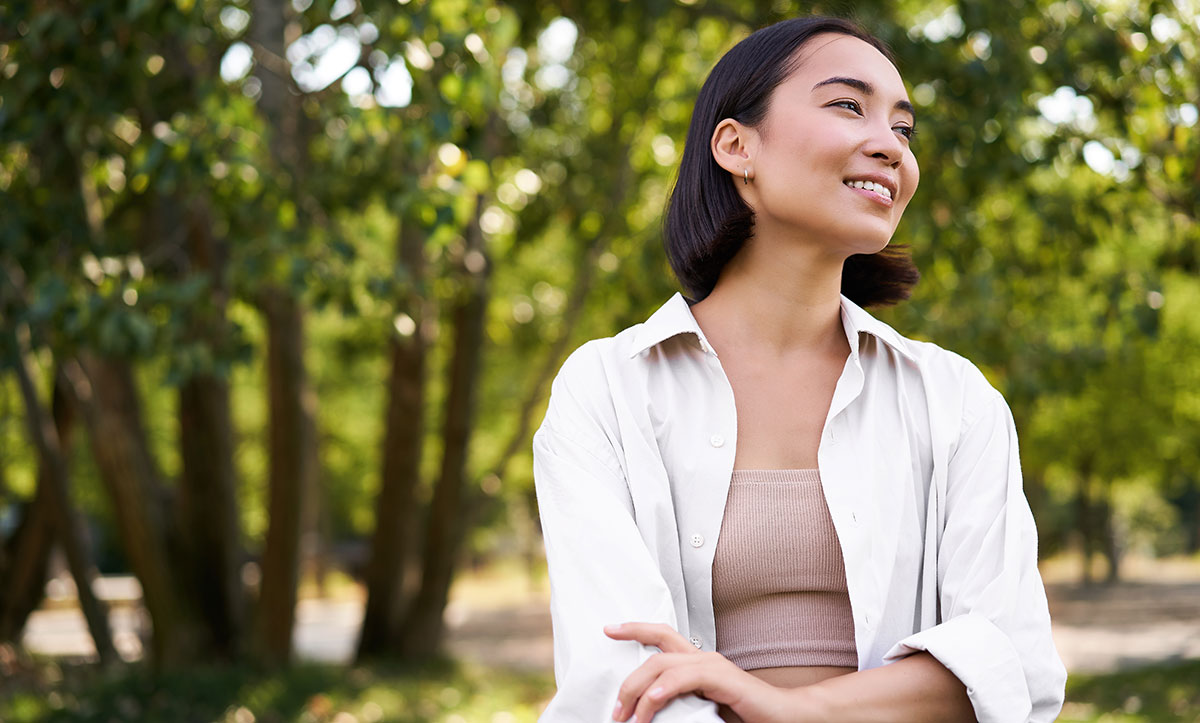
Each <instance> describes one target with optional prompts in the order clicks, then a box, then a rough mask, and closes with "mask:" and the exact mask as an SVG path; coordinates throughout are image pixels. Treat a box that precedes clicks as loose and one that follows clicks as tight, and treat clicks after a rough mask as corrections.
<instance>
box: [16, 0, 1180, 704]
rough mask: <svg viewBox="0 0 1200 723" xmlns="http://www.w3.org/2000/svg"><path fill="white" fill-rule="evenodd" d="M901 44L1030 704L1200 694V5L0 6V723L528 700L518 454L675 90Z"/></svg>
mask: <svg viewBox="0 0 1200 723" xmlns="http://www.w3.org/2000/svg"><path fill="white" fill-rule="evenodd" d="M809 12H820V13H827V14H834V15H845V16H851V17H854V18H856V19H858V20H859V21H860V22H862V23H863V24H864V25H865V26H866V27H868V28H869V29H870V30H872V31H874V32H875V33H876V34H878V35H879V36H880V37H882V38H883V39H884V40H885V41H887V42H888V43H890V44H891V46H892V48H894V50H895V52H896V55H897V56H898V59H899V66H900V70H901V72H902V74H903V76H904V78H905V80H906V82H907V83H908V85H909V91H910V95H911V97H912V100H913V103H914V105H915V106H916V107H917V111H918V127H919V130H920V135H919V136H918V138H917V140H916V141H915V144H914V148H915V152H916V155H917V158H918V160H919V162H920V165H921V169H922V177H923V178H922V183H921V189H920V191H919V192H918V193H917V195H916V197H915V198H914V200H913V201H912V204H911V206H910V208H909V210H908V212H907V214H906V217H905V220H904V221H903V222H902V224H901V226H900V229H899V231H898V233H897V238H896V239H895V240H896V242H897V243H903V244H907V245H909V246H911V249H912V253H913V255H914V257H915V258H916V260H917V264H918V266H919V267H920V268H921V270H922V273H923V279H922V281H921V283H920V285H919V286H918V287H917V289H916V292H915V295H914V297H913V299H912V300H911V301H910V302H908V303H906V304H903V305H901V306H899V307H897V308H894V309H887V310H882V311H879V312H878V314H879V315H880V316H881V317H882V318H883V319H884V320H886V321H888V322H889V323H891V324H892V325H894V326H896V327H897V328H898V329H900V330H901V331H902V332H903V333H906V334H907V335H910V336H913V337H916V338H921V339H929V340H934V341H936V342H937V343H939V344H940V345H942V346H944V347H947V348H949V349H952V350H954V351H957V352H959V353H961V354H963V355H965V356H967V357H968V358H970V359H972V360H973V361H975V362H976V363H977V364H978V365H979V366H980V367H981V368H983V369H984V370H985V373H986V374H987V376H988V377H989V379H990V380H991V381H992V382H993V384H995V385H996V386H997V387H998V388H999V389H1000V390H1001V391H1002V392H1003V393H1004V394H1005V396H1006V397H1007V399H1008V400H1009V402H1010V404H1011V406H1012V409H1013V412H1014V414H1015V417H1016V420H1017V426H1018V429H1019V431H1020V433H1021V441H1022V458H1023V462H1024V469H1025V486H1026V493H1027V495H1028V497H1029V500H1030V503H1031V505H1032V506H1033V509H1034V512H1035V515H1036V516H1037V520H1038V526H1039V531H1040V550H1041V556H1042V560H1043V573H1044V574H1045V576H1046V579H1047V582H1048V587H1049V592H1050V597H1051V602H1052V611H1053V613H1054V616H1055V626H1056V628H1055V634H1056V639H1057V641H1058V644H1059V647H1060V650H1061V651H1062V654H1063V656H1064V658H1065V659H1066V662H1067V664H1068V667H1069V668H1070V670H1071V673H1072V677H1071V682H1070V688H1069V693H1068V701H1069V702H1068V704H1067V708H1066V710H1065V711H1064V716H1063V719H1064V720H1194V719H1197V718H1198V717H1200V682H1198V681H1200V664H1198V663H1197V660H1200V554H1198V550H1200V363H1198V362H1197V352H1198V351H1200V314H1197V313H1196V311H1197V310H1198V309H1200V277H1198V273H1197V272H1198V270H1200V226H1198V216H1200V127H1198V125H1197V118H1198V110H1197V101H1198V99H1200V83H1198V77H1197V75H1198V74H1197V68H1198V67H1200V3H1197V2H1195V0H1174V1H1173V2H1169V1H1159V0H1054V1H1050V0H1006V1H995V0H993V1H990V2H984V1H983V0H972V1H971V2H965V1H963V2H938V1H931V2H917V1H909V0H900V1H898V2H873V1H868V0H861V1H858V2H814V3H797V2H787V1H783V0H779V1H775V2H752V1H750V0H723V1H719V0H628V1H621V2H618V1H615V0H609V1H605V2H595V1H591V2H584V1H582V0H559V2H554V3H548V2H523V1H521V0H513V1H512V2H504V1H501V0H398V1H397V0H379V1H378V2H358V1H357V0H336V2H330V1H329V0H291V1H290V2H278V1H276V0H128V1H127V2H94V3H66V2H53V1H50V0H12V1H10V2H5V3H4V4H2V5H0V719H2V720H8V721H30V722H32V721H92V720H96V721H114V720H116V721H124V720H130V721H135V720H136V721H141V720H145V721H210V720H211V721H218V720H219V721H235V722H236V723H250V722H251V721H256V720H257V721H305V722H306V723H317V722H324V721H331V722H333V723H354V722H355V721H363V722H365V723H374V722H375V721H380V720H387V721H443V722H445V723H463V721H489V722H491V723H510V722H512V721H530V720H533V719H534V718H535V717H536V715H537V713H538V711H539V710H540V709H541V707H542V706H544V704H545V702H546V701H547V700H548V698H549V696H550V695H551V694H552V692H553V678H552V674H551V648H550V637H549V616H548V611H547V607H546V606H547V602H548V586H547V584H546V579H545V563H544V559H543V557H542V552H541V540H540V537H539V531H538V522H537V508H536V501H535V499H534V495H533V488H532V476H531V458H530V439H531V435H532V432H533V430H534V429H536V427H537V425H538V424H539V423H540V421H541V416H542V413H543V411H544V409H545V403H546V398H547V394H548V388H549V382H550V380H551V379H552V378H553V376H554V374H555V373H556V371H557V369H558V367H559V365H560V364H561V363H562V361H563V359H564V358H565V357H566V355H567V354H568V353H569V352H570V351H571V350H573V349H574V348H575V347H576V346H578V345H579V344H581V343H583V342H584V341H586V340H587V339H590V338H594V337H598V336H608V335H611V334H613V333H615V332H616V331H618V330H620V329H622V328H624V327H626V326H628V325H630V324H633V323H636V322H638V321H641V320H643V319H644V318H645V317H646V316H647V315H648V314H649V313H651V312H652V311H653V310H654V309H656V308H657V307H658V306H659V305H660V304H661V303H663V302H664V301H665V300H666V299H667V298H668V297H669V296H670V295H671V294H672V293H673V292H674V291H675V289H676V286H675V284H674V281H673V278H672V276H671V274H670V271H669V269H668V267H667V264H666V262H665V258H664V255H663V253H662V251H661V241H660V234H659V228H660V221H661V212H662V209H663V204H664V201H665V199H666V197H667V194H668V193H669V190H670V188H671V185H672V183H673V180H674V173H675V167H676V164H677V162H678V159H679V155H680V151H681V150H682V143H683V138H684V135H685V131H686V127H687V123H688V120H689V117H690V112H691V106H692V103H693V100H694V98H695V96H696V93H697V91H698V88H699V86H700V84H701V83H702V82H703V80H704V77H705V75H706V74H707V72H708V69H709V68H710V67H711V66H712V64H713V63H714V62H715V61H716V59H717V58H719V57H720V55H721V54H722V53H723V52H724V51H725V50H727V49H728V48H729V47H731V46H732V45H733V44H734V43H735V42H737V41H738V40H739V39H741V38H742V37H744V36H745V35H746V34H747V33H749V32H750V31H751V30H753V29H754V28H757V27H760V26H762V25H765V24H768V23H770V22H773V21H776V20H780V19H783V18H786V17H791V16H794V15H797V14H803V13H809Z"/></svg>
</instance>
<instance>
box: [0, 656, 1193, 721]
mask: <svg viewBox="0 0 1200 723" xmlns="http://www.w3.org/2000/svg"><path fill="white" fill-rule="evenodd" d="M44 665H45V666H46V667H43V668H41V669H40V670H37V671H31V673H30V674H28V675H26V676H18V677H17V678H16V679H11V678H10V682H9V684H8V693H9V694H8V695H6V696H5V697H4V699H3V701H2V702H0V719H3V720H6V721H11V722H12V723H75V722H78V723H83V722H84V721H108V720H114V719H115V720H128V719H131V718H135V719H137V720H144V721H146V722H147V723H154V722H155V721H163V722H166V721H171V722H172V723H174V722H175V721H221V722H222V723H226V722H228V723H242V722H243V721H248V720H256V721H262V722H269V721H278V722H280V723H282V722H283V721H305V722H306V723H323V722H326V721H328V722H335V721H336V723H342V722H343V721H351V720H353V721H362V722H363V723H373V722H374V721H395V722H396V723H406V722H409V721H411V722H412V723H416V722H417V721H422V722H425V721H431V722H432V721H437V722H438V723H451V722H452V721H463V720H466V721H489V720H491V721H495V720H507V721H532V720H534V719H535V718H536V715H537V712H538V710H539V709H540V706H541V705H542V704H544V703H545V702H546V701H547V700H548V699H549V697H550V694H551V693H552V692H553V680H552V678H551V676H550V675H549V674H547V673H532V672H531V673H519V672H513V671H503V670H496V669H482V668H475V667H471V666H463V665H453V664H449V663H438V664H434V665H431V666H426V667H423V668H421V669H411V668H409V669H406V668H397V667H389V666H372V667H361V666H359V667H354V668H351V669H349V670H345V669H342V668H333V667H322V666H309V665H306V666H302V667H298V668H295V669H293V670H290V671H287V672H283V673H274V674H265V673H262V672H258V671H255V670H253V669H248V668H228V667H226V668H198V669H194V670H188V671H185V672H181V673H179V674H175V675H171V676H167V677H163V678H158V679H155V678H151V677H150V676H149V675H148V673H146V672H145V671H141V670H132V671H123V672H120V673H116V674H112V675H108V676H105V675H102V674H98V673H95V672H89V671H86V670H78V669H76V670H67V669H64V670H61V671H60V670H58V668H57V667H56V666H54V665H53V664H50V663H46V664H44ZM63 674H66V676H67V678H66V680H61V681H59V682H54V683H52V682H51V681H56V680H58V679H59V677H60V676H62V675H63ZM247 713H249V714H251V715H252V716H253V717H252V718H251V716H250V715H247ZM339 716H340V717H339ZM347 716H349V717H347ZM1197 716H1200V662H1197V661H1190V662H1185V663H1178V662H1177V663H1169V664H1164V665H1159V666H1154V667H1150V668H1145V669H1142V670H1136V671H1130V672H1120V673H1112V674H1107V675H1092V676H1084V675H1075V676H1072V677H1071V678H1070V679H1069V680H1068V681H1067V704H1066V706H1065V707H1064V709H1063V714H1062V716H1061V717H1060V720H1063V721H1079V722H1083V721H1097V722H1100V721H1105V722H1110V723H1115V722H1116V721H1126V722H1128V723H1135V722H1137V721H1147V722H1150V721H1166V720H1194V719H1195V718H1196V717H1197Z"/></svg>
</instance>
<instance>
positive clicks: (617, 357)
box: [543, 324, 642, 431]
mask: <svg viewBox="0 0 1200 723" xmlns="http://www.w3.org/2000/svg"><path fill="white" fill-rule="evenodd" d="M641 326H642V325H641V324H635V325H633V326H631V327H629V328H627V329H625V330H623V331H621V332H620V333H618V334H615V335H613V336H609V337H603V338H598V339H592V340H590V341H587V342H585V343H584V344H582V345H580V346H579V347H578V348H577V349H575V350H574V351H573V352H571V354H570V355H568V356H567V358H566V360H565V361H564V362H563V364H562V366H561V367H560V368H559V370H558V374H557V375H555V377H554V381H553V382H552V383H551V386H550V406H549V408H548V409H547V411H546V419H545V421H544V422H543V425H544V426H547V427H550V428H553V429H559V430H560V431H566V430H569V429H570V426H571V425H574V424H578V422H579V421H580V420H581V419H590V420H592V421H600V422H612V421H614V420H615V416H616V414H615V409H614V399H613V397H614V393H616V392H617V391H619V390H621V389H624V388H627V387H628V386H629V381H630V380H629V378H628V377H629V374H630V373H631V369H630V368H631V365H632V364H631V363H632V360H631V359H630V354H631V352H630V350H631V349H632V348H633V339H634V337H635V335H636V334H637V331H638V329H639V328H640V327H641Z"/></svg>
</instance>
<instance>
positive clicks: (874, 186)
mask: <svg viewBox="0 0 1200 723" xmlns="http://www.w3.org/2000/svg"><path fill="white" fill-rule="evenodd" d="M845 183H846V185H847V186H850V187H851V188H861V189H864V190H867V191H874V192H875V193H878V194H879V195H880V196H883V197H884V198H891V197H892V192H891V191H889V190H888V188H887V186H884V185H882V184H879V183H876V182H874V181H846V182H845Z"/></svg>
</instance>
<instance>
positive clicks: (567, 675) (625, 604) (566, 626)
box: [533, 384, 721, 723]
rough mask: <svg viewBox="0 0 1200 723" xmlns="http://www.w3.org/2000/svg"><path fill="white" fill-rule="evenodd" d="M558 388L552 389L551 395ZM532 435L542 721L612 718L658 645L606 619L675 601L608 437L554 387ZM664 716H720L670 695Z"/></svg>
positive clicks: (641, 616) (712, 721) (709, 720)
mask: <svg viewBox="0 0 1200 723" xmlns="http://www.w3.org/2000/svg"><path fill="white" fill-rule="evenodd" d="M555 392H557V393H555ZM555 392H552V394H551V402H550V410H549V411H548V412H547V414H546V420H545V421H544V422H543V423H542V426H541V428H540V429H539V430H538V431H537V433H536V434H535V435H534V438H533V473H534V483H535V488H536V491H537V499H538V510H539V515H540V518H541V524H542V536H543V539H544V542H545V545H546V561H547V565H548V568H549V573H550V594H551V599H550V612H551V618H552V621H553V626H554V677H555V680H556V682H557V685H558V691H557V693H556V694H555V696H554V698H553V700H551V701H550V704H549V706H548V707H547V708H546V711H545V713H544V714H543V716H542V718H541V720H542V721H554V722H555V723H558V722H559V721H572V722H576V721H577V722H579V723H585V722H586V723H594V722H596V721H611V720H612V710H613V707H614V706H615V705H616V701H617V691H618V689H619V688H620V686H621V683H622V682H624V680H625V678H626V677H627V676H628V675H629V674H630V673H632V672H633V671H634V669H636V668H637V667H638V666H639V665H641V664H642V663H643V662H645V660H646V659H647V658H649V657H650V656H651V655H653V654H654V653H657V652H659V651H658V648H654V647H649V646H644V645H641V644H639V643H637V642H635V641H617V640H613V639H611V638H609V637H608V636H606V635H605V634H604V630H603V628H604V626H605V625H607V624H610V623H623V622H653V623H666V624H667V625H670V626H671V627H672V628H674V629H676V630H678V629H679V626H678V620H676V613H675V607H674V604H673V601H672V597H671V594H670V591H669V589H668V586H667V583H666V582H665V580H664V578H663V575H662V573H661V572H660V571H659V567H658V564H657V563H656V562H655V560H654V558H653V556H652V555H651V554H650V551H649V549H648V548H647V546H646V544H645V543H644V542H643V540H642V537H641V535H640V534H639V531H638V527H637V525H636V523H635V519H634V506H633V501H632V498H631V496H630V493H629V488H628V486H627V484H626V480H625V476H624V474H623V473H622V471H621V466H620V464H619V462H618V459H617V457H616V454H615V452H614V450H613V446H612V444H611V442H609V441H608V438H607V437H606V436H605V435H604V433H603V431H602V430H601V429H600V428H598V425H597V423H596V422H595V421H594V419H593V418H589V415H588V414H586V413H584V412H582V411H581V409H582V406H581V405H579V404H577V403H575V400H574V398H573V397H572V396H571V395H570V394H569V393H568V392H567V391H566V390H563V389H561V387H559V385H558V384H556V390H555ZM654 720H655V721H662V722H663V723H683V722H684V721H687V722H689V723H690V722H692V721H699V722H701V723H720V720H721V719H720V718H719V716H718V715H717V713H716V705H715V704H714V703H712V702H711V701H708V700H704V699H701V698H699V697H697V696H695V695H688V696H682V697H679V698H676V699H675V700H673V701H672V702H671V703H669V704H668V705H667V706H666V707H664V708H663V709H662V710H661V711H660V712H659V713H657V714H655V716H654Z"/></svg>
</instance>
